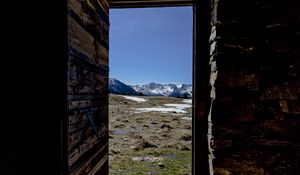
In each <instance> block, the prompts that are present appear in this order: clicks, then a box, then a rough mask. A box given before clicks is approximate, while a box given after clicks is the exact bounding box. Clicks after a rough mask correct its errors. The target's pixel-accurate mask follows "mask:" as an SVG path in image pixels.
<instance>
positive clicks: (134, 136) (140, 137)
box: [131, 135, 143, 139]
mask: <svg viewBox="0 0 300 175" xmlns="http://www.w3.org/2000/svg"><path fill="white" fill-rule="evenodd" d="M131 137H132V138H134V139H142V138H143V137H142V136H140V135H131Z"/></svg>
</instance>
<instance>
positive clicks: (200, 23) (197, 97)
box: [109, 0, 211, 175]
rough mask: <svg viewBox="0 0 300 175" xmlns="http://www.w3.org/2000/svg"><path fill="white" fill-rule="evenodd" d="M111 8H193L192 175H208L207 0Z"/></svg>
mask: <svg viewBox="0 0 300 175" xmlns="http://www.w3.org/2000/svg"><path fill="white" fill-rule="evenodd" d="M109 2H110V7H109V8H110V9H113V8H142V7H174V6H192V7H193V68H192V69H193V103H192V104H193V114H192V118H193V120H192V126H193V127H192V174H193V175H209V174H210V172H209V151H208V147H209V143H208V137H207V135H208V115H209V111H210V103H211V99H210V90H211V87H210V84H209V79H210V67H209V61H210V55H209V52H210V44H209V37H210V33H211V0H182V1H180V0H177V1H176V0H174V1H164V0H147V1H145V0H144V1H139V2H137V1H134V0H125V1H121V0H111V1H109Z"/></svg>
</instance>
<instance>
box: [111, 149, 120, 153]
mask: <svg viewBox="0 0 300 175" xmlns="http://www.w3.org/2000/svg"><path fill="white" fill-rule="evenodd" d="M110 151H111V152H112V153H113V154H119V153H120V151H115V150H113V149H111V150H110Z"/></svg>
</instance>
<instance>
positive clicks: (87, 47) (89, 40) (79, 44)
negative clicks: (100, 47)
mask: <svg viewBox="0 0 300 175" xmlns="http://www.w3.org/2000/svg"><path fill="white" fill-rule="evenodd" d="M68 29H69V30H68V34H69V37H68V40H69V46H70V47H72V48H75V49H76V50H78V51H80V52H82V53H84V54H85V55H87V57H88V58H89V59H91V60H93V61H95V62H96V63H97V62H99V61H98V59H99V58H95V56H96V51H95V49H96V47H95V45H94V43H95V42H96V41H94V37H93V36H92V35H91V34H90V33H89V32H87V31H86V30H85V29H83V28H82V27H81V26H80V25H79V24H78V23H77V22H76V21H75V20H74V19H73V18H72V17H70V16H68Z"/></svg>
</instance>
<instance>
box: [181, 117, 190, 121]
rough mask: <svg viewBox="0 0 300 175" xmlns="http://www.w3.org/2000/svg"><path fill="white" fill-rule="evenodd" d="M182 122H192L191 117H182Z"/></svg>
mask: <svg viewBox="0 0 300 175" xmlns="http://www.w3.org/2000/svg"><path fill="white" fill-rule="evenodd" d="M182 119H183V120H192V117H182Z"/></svg>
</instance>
